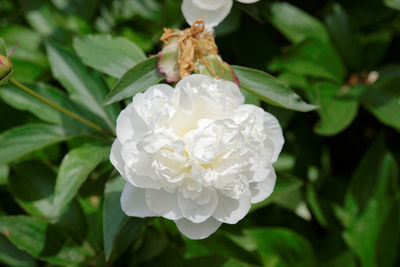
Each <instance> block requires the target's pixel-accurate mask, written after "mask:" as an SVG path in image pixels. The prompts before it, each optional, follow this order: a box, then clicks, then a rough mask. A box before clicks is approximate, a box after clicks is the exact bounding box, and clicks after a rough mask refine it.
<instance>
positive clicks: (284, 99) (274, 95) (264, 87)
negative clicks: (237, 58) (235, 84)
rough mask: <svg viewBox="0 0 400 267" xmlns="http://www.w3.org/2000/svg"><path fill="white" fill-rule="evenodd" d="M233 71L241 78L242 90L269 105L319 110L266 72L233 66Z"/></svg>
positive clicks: (298, 109) (301, 109)
mask: <svg viewBox="0 0 400 267" xmlns="http://www.w3.org/2000/svg"><path fill="white" fill-rule="evenodd" d="M232 69H233V70H234V71H235V73H236V75H237V77H238V78H239V81H240V88H242V89H244V90H247V91H249V92H251V93H253V94H254V95H256V96H257V97H259V98H260V99H261V100H263V101H265V102H267V103H269V104H272V105H275V106H279V107H283V108H287V109H292V110H297V111H303V112H306V111H311V110H314V109H316V108H318V107H317V106H314V105H310V104H307V103H306V102H304V101H303V100H302V99H301V98H300V97H299V96H298V95H297V94H296V93H295V92H293V91H292V90H291V89H290V88H289V87H287V86H286V85H285V84H284V83H282V82H281V81H279V80H278V79H276V78H274V77H273V76H271V75H269V74H268V73H266V72H263V71H259V70H255V69H250V68H246V67H241V66H232Z"/></svg>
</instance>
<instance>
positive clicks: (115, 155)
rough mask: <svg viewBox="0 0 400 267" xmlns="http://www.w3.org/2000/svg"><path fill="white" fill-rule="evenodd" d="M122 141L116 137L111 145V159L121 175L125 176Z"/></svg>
mask: <svg viewBox="0 0 400 267" xmlns="http://www.w3.org/2000/svg"><path fill="white" fill-rule="evenodd" d="M121 148H122V146H121V143H120V142H119V140H118V139H115V141H114V143H113V144H112V146H111V153H110V161H111V163H112V165H114V167H115V168H116V169H117V170H118V172H119V173H120V174H121V176H122V177H123V178H124V179H126V178H125V176H126V175H125V170H124V169H125V162H124V160H123V159H122V157H121Z"/></svg>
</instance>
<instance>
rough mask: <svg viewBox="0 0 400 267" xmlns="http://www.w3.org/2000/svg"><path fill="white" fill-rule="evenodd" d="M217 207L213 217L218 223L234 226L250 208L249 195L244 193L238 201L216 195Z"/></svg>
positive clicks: (246, 192)
mask: <svg viewBox="0 0 400 267" xmlns="http://www.w3.org/2000/svg"><path fill="white" fill-rule="evenodd" d="M218 200H219V201H218V207H217V209H216V210H215V211H214V214H213V217H214V218H215V219H217V220H218V221H220V222H223V223H229V224H235V223H237V222H238V221H240V220H241V219H243V217H244V216H246V214H247V213H248V212H249V210H250V208H251V193H250V191H249V190H247V191H245V192H244V193H243V194H242V195H241V196H240V198H239V199H234V198H230V197H227V196H225V195H224V194H218Z"/></svg>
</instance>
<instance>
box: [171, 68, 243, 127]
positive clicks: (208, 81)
mask: <svg viewBox="0 0 400 267" xmlns="http://www.w3.org/2000/svg"><path fill="white" fill-rule="evenodd" d="M172 99H173V101H174V102H175V105H176V106H177V107H176V108H177V109H178V111H187V112H190V113H192V117H193V119H194V121H198V120H200V119H203V118H206V119H215V120H217V119H225V118H226V117H227V116H229V115H231V114H232V112H234V111H235V110H236V109H238V108H239V107H240V106H241V105H242V104H243V103H244V96H243V94H242V93H241V92H240V89H239V87H238V86H237V85H236V84H235V83H233V82H230V81H224V80H216V79H212V78H210V77H208V76H205V75H202V74H192V75H190V76H188V77H186V78H185V79H183V80H181V81H179V82H178V84H177V85H176V87H175V91H174V93H173V95H172ZM194 125H196V124H194Z"/></svg>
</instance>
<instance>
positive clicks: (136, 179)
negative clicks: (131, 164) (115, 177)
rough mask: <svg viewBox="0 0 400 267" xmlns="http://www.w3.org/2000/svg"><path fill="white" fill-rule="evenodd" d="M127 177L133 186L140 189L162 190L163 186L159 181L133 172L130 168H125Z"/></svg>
mask: <svg viewBox="0 0 400 267" xmlns="http://www.w3.org/2000/svg"><path fill="white" fill-rule="evenodd" d="M125 173H126V177H125V179H126V180H128V181H129V182H130V183H131V184H133V185H134V186H136V187H140V188H151V189H160V188H161V185H160V183H159V182H158V181H156V180H154V179H152V178H151V177H150V176H142V175H138V174H136V173H135V172H133V171H132V170H131V169H129V168H128V167H125Z"/></svg>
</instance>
